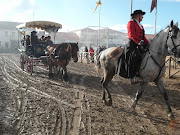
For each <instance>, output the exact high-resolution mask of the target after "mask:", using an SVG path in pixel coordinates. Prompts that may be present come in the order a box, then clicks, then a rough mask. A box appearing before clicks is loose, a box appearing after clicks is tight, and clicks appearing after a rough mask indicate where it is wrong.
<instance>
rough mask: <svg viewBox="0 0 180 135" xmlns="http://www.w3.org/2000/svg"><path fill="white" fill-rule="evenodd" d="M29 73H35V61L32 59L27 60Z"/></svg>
mask: <svg viewBox="0 0 180 135" xmlns="http://www.w3.org/2000/svg"><path fill="white" fill-rule="evenodd" d="M27 72H28V73H29V74H30V75H32V72H33V61H32V59H31V58H28V60H27Z"/></svg>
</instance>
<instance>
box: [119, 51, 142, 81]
mask: <svg viewBox="0 0 180 135" xmlns="http://www.w3.org/2000/svg"><path fill="white" fill-rule="evenodd" d="M141 61H142V56H141V53H140V51H139V49H138V48H131V49H124V50H123V53H122V55H121V56H120V58H119V60H118V65H117V69H116V74H119V75H120V76H121V77H124V78H133V77H134V76H138V75H139V68H140V65H141Z"/></svg>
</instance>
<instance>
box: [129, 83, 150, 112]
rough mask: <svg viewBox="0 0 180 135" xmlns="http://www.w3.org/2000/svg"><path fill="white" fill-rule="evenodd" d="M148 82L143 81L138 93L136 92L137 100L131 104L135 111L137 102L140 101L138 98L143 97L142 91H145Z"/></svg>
mask: <svg viewBox="0 0 180 135" xmlns="http://www.w3.org/2000/svg"><path fill="white" fill-rule="evenodd" d="M146 84H147V83H146V82H144V81H143V82H141V83H140V88H139V89H138V91H137V93H136V97H135V100H134V102H133V104H132V106H131V110H132V111H134V110H135V108H136V104H137V102H138V100H139V99H140V98H141V96H142V93H143V92H144V86H145V85H146Z"/></svg>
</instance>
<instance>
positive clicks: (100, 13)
mask: <svg viewBox="0 0 180 135" xmlns="http://www.w3.org/2000/svg"><path fill="white" fill-rule="evenodd" d="M100 15H101V4H100V7H99V33H98V46H100Z"/></svg>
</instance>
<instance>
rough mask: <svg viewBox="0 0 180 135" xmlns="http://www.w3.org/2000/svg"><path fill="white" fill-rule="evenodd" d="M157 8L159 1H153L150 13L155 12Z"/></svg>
mask: <svg viewBox="0 0 180 135" xmlns="http://www.w3.org/2000/svg"><path fill="white" fill-rule="evenodd" d="M155 7H156V8H157V0H152V3H151V10H150V13H151V12H152V11H153V9H154V8H155Z"/></svg>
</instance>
